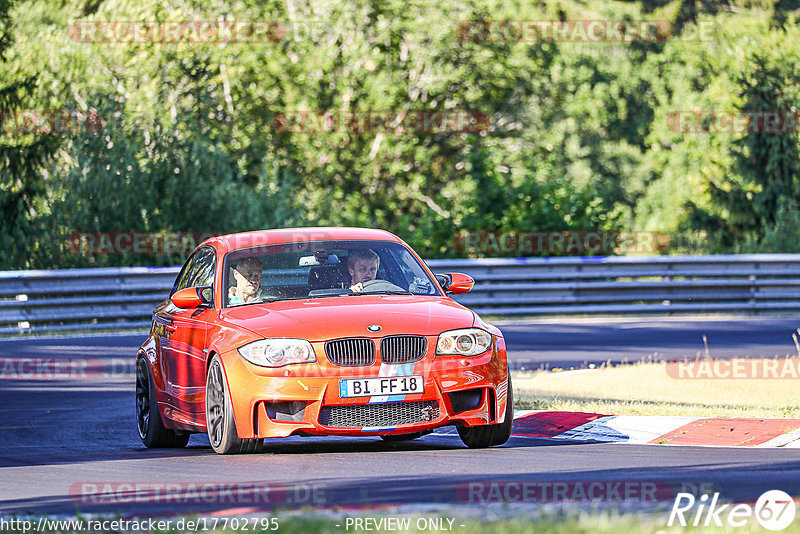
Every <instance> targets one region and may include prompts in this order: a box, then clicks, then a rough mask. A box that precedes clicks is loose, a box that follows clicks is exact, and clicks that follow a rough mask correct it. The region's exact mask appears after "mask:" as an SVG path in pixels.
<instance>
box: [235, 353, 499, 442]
mask: <svg viewBox="0 0 800 534" xmlns="http://www.w3.org/2000/svg"><path fill="white" fill-rule="evenodd" d="M312 345H313V346H314V350H315V352H316V356H317V362H316V363H312V364H298V365H290V366H286V367H281V368H275V369H271V368H264V367H260V366H257V365H254V364H251V363H250V362H248V361H246V360H245V359H244V358H242V357H241V356H240V355H239V354H238V352H237V351H231V352H229V353H226V354H223V355H221V356H222V359H223V363H224V367H225V372H226V378H227V381H228V388H229V391H230V393H231V401H232V404H233V411H234V419H235V421H236V429H237V432H238V435H239V437H240V438H277V437H286V436H290V435H293V434H301V435H302V434H310V435H340V436H365V435H380V434H403V433H409V432H418V431H423V430H430V429H433V428H437V427H440V426H446V425H452V424H456V425H464V426H473V425H486V424H490V423H500V422H502V420H503V416H504V414H505V400H506V395H505V386H506V384H507V382H506V380H507V365H506V354H505V345H504V344H503V342H502V338H498V339H496V340H495V341H494V342H493V344H492V347H490V349H489V350H488V351H487V352H486V353H484V354H483V355H480V356H474V357H469V358H465V357H460V356H435V355H434V353H433V349H432V348H429V349H428V352H427V353H426V355H425V357H424V358H422V359H421V360H419V361H417V362H413V363H408V364H382V363H380V362H376V363H375V364H372V365H368V366H361V367H341V366H334V365H333V364H331V363H330V362H329V361H328V359H327V358H326V356H325V351H324V348H323V344H322V343H313V344H312ZM435 346H436V339H435V338H429V339H428V347H435ZM408 375H421V376H422V377H423V384H424V392H423V393H415V394H405V395H384V396H372V397H356V398H342V397H340V394H339V380H340V379H347V378H377V377H389V376H408Z"/></svg>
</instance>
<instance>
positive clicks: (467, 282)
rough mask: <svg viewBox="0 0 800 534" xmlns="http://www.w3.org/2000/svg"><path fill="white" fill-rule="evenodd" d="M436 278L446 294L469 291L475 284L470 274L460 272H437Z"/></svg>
mask: <svg viewBox="0 0 800 534" xmlns="http://www.w3.org/2000/svg"><path fill="white" fill-rule="evenodd" d="M436 279H437V280H438V281H439V283H440V284H441V285H442V287H443V288H444V291H445V293H447V294H451V293H452V294H454V295H458V294H461V293H469V292H470V291H471V290H472V287H473V286H474V285H475V280H473V279H472V277H471V276H469V275H466V274H462V273H446V274H437V275H436Z"/></svg>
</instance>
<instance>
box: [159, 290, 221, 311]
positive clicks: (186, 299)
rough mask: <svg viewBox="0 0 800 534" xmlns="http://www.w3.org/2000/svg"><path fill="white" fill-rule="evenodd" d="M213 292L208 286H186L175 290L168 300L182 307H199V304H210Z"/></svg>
mask: <svg viewBox="0 0 800 534" xmlns="http://www.w3.org/2000/svg"><path fill="white" fill-rule="evenodd" d="M212 299H213V292H212V291H211V288H210V287H187V288H185V289H181V290H180V291H176V292H175V293H173V294H172V296H171V297H170V298H169V300H171V301H172V303H173V304H174V305H175V306H177V307H178V308H183V309H192V308H200V307H201V306H206V307H208V306H211V301H212Z"/></svg>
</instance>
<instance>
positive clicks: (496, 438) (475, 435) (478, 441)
mask: <svg viewBox="0 0 800 534" xmlns="http://www.w3.org/2000/svg"><path fill="white" fill-rule="evenodd" d="M507 395H508V400H507V401H506V412H505V418H504V419H503V422H502V423H497V424H495V425H480V426H460V427H458V435H459V437H460V438H461V441H462V442H464V445H466V446H467V447H469V448H470V449H485V448H486V447H493V446H495V445H502V444H503V443H505V442H506V441H508V438H510V437H511V426H512V425H513V424H514V390H513V388H512V387H511V373H509V374H508V393H507Z"/></svg>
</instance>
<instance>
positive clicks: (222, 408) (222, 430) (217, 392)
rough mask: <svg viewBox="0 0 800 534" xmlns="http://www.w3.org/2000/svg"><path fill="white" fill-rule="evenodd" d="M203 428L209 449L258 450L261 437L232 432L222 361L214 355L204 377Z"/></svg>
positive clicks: (230, 452)
mask: <svg viewBox="0 0 800 534" xmlns="http://www.w3.org/2000/svg"><path fill="white" fill-rule="evenodd" d="M206 427H207V429H208V441H210V442H211V448H212V449H214V452H217V453H219V454H247V453H253V452H258V451H260V450H261V444H262V443H263V440H262V439H259V438H254V439H241V438H239V434H238V433H237V432H236V422H235V421H234V419H233V407H232V406H231V396H230V392H229V391H228V384H227V382H226V381H225V375H224V374H223V372H222V361H220V359H219V356H214V358H213V359H212V360H211V365H209V367H208V376H207V377H206Z"/></svg>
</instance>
